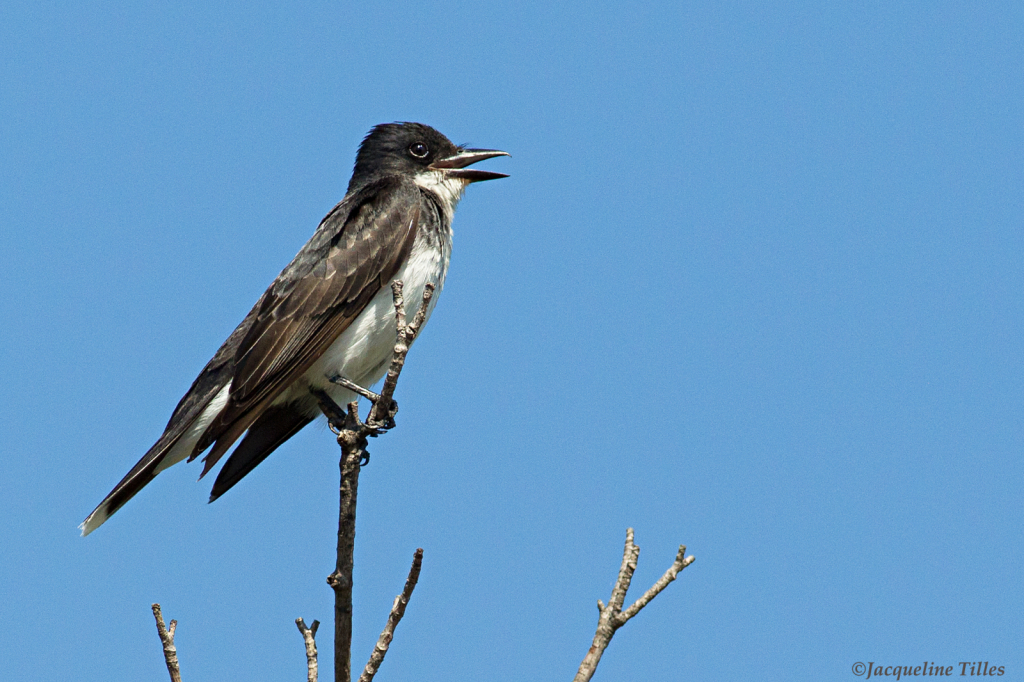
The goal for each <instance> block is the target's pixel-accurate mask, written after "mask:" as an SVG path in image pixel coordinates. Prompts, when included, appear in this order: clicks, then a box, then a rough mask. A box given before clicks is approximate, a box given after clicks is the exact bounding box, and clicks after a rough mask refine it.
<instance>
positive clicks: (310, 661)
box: [295, 618, 320, 682]
mask: <svg viewBox="0 0 1024 682" xmlns="http://www.w3.org/2000/svg"><path fill="white" fill-rule="evenodd" d="M295 625H296V627H298V628H299V632H300V633H302V639H303V640H304V641H305V642H306V680H307V682H317V675H318V671H317V662H316V631H317V629H318V628H319V627H320V621H318V620H314V621H313V625H311V626H310V627H308V628H307V627H306V621H304V620H302V619H301V618H296V619H295Z"/></svg>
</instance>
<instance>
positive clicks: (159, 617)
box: [153, 604, 181, 682]
mask: <svg viewBox="0 0 1024 682" xmlns="http://www.w3.org/2000/svg"><path fill="white" fill-rule="evenodd" d="M153 617H154V618H155V619H156V631H157V633H159V635H160V642H161V643H162V644H163V645H164V662H165V663H166V664H167V672H168V673H170V675H171V682H181V669H180V668H179V667H178V650H177V649H176V648H175V646H174V631H175V629H177V627H178V621H176V620H172V621H171V628H170V629H169V630H168V629H167V627H166V626H165V625H164V614H163V613H162V612H161V611H160V605H159V604H153Z"/></svg>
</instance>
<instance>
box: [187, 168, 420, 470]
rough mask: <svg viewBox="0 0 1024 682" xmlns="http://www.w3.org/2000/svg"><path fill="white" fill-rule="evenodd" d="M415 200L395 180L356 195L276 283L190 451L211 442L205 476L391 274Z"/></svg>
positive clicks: (409, 232) (410, 229) (408, 187)
mask: <svg viewBox="0 0 1024 682" xmlns="http://www.w3.org/2000/svg"><path fill="white" fill-rule="evenodd" d="M420 197H421V195H420V192H419V188H417V187H416V186H415V185H414V184H412V183H410V182H403V181H401V180H398V179H382V180H379V181H377V182H375V183H372V184H370V185H369V186H367V187H365V188H363V189H361V190H358V191H357V192H355V193H354V194H353V195H352V196H350V197H348V198H346V200H345V201H343V202H342V203H341V204H339V205H338V206H337V207H336V208H335V210H334V211H332V212H331V213H330V214H328V216H327V217H326V218H324V220H323V222H322V223H321V224H320V227H319V228H318V229H317V234H316V235H314V237H313V239H311V240H310V242H309V243H308V244H307V245H306V246H305V247H303V249H302V251H300V252H299V254H298V255H297V256H296V257H295V259H294V260H293V261H292V263H291V264H290V265H289V266H288V267H287V268H285V270H284V271H283V272H282V273H281V274H280V275H279V276H278V278H277V279H276V280H274V283H273V284H272V285H271V286H270V288H269V289H267V291H266V293H265V294H264V295H263V298H262V299H261V300H260V302H259V303H258V304H257V312H256V315H255V317H254V319H253V321H252V324H251V326H250V327H249V329H248V330H247V331H246V334H245V336H244V337H243V338H242V340H241V342H240V344H239V346H238V348H237V349H236V351H235V358H234V372H233V377H232V379H231V389H230V392H229V398H228V402H227V404H226V405H225V407H224V409H223V410H222V411H221V412H220V414H219V415H218V416H217V418H216V419H215V420H214V421H213V422H212V423H211V424H210V426H209V427H208V428H207V429H206V432H205V433H204V435H203V438H202V439H200V441H199V443H197V445H196V449H195V451H194V452H193V453H192V457H193V458H194V457H195V456H197V455H198V454H199V453H201V452H202V451H203V450H205V449H206V447H207V446H209V445H210V444H213V449H212V450H211V451H210V453H209V455H207V456H206V458H205V459H204V462H205V467H204V470H203V473H204V474H205V473H206V472H208V471H209V470H210V468H211V467H212V466H213V465H214V464H215V463H216V462H217V460H218V459H219V458H220V457H221V456H222V455H223V454H224V453H225V452H226V451H227V450H228V448H230V447H231V445H232V443H234V442H235V440H237V439H238V437H239V436H241V435H242V433H244V432H245V430H246V429H248V428H249V427H250V426H252V425H253V423H254V422H255V421H256V420H257V419H258V418H259V416H260V414H261V413H262V412H263V411H264V410H265V409H266V408H267V407H269V405H270V404H271V403H272V402H273V401H274V399H275V398H277V397H278V395H280V393H281V392H282V391H284V390H285V389H287V388H288V387H289V386H290V385H291V384H292V382H294V381H295V380H296V379H298V378H299V377H300V376H301V375H302V374H303V373H304V372H305V371H306V370H307V369H309V367H310V366H311V365H312V364H313V363H314V362H316V360H317V359H318V358H319V357H320V356H321V355H322V354H323V353H324V351H326V350H327V348H328V347H329V346H330V345H331V344H332V343H333V342H334V341H335V340H336V339H337V338H338V336H339V335H340V334H341V333H342V332H343V331H345V329H347V328H348V326H349V325H350V324H351V323H352V321H353V320H354V319H355V318H356V317H357V316H358V315H359V313H361V312H362V311H363V308H365V307H366V305H367V304H368V303H369V302H370V301H371V300H372V299H373V297H374V296H375V295H376V294H377V292H378V291H380V289H381V288H382V287H384V286H386V285H387V284H388V283H389V282H390V281H391V279H392V278H393V277H394V276H395V273H397V272H398V269H399V267H400V266H401V263H402V262H403V261H404V260H405V258H406V257H407V256H408V254H409V251H410V249H411V248H412V243H413V239H414V237H415V233H416V224H417V222H418V220H419V211H420V201H421V199H420Z"/></svg>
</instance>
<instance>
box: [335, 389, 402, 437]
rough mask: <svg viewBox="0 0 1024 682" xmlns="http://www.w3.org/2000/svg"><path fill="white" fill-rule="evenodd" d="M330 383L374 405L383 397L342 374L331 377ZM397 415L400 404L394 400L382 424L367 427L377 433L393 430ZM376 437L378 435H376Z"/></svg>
mask: <svg viewBox="0 0 1024 682" xmlns="http://www.w3.org/2000/svg"><path fill="white" fill-rule="evenodd" d="M329 381H330V382H331V383H332V384H337V385H338V386H342V387H344V388H347V389H348V390H350V391H352V392H353V393H357V394H359V395H361V396H363V397H364V398H366V399H367V400H369V401H370V402H371V403H373V404H374V405H376V404H377V402H378V401H379V400H380V399H381V396H380V394H379V393H374V392H373V391H371V390H369V389H365V388H363V387H362V386H360V385H359V384H357V383H355V382H354V381H349V380H348V379H346V378H345V377H343V376H341V375H340V374H338V375H335V376H333V377H331V378H330V379H329ZM370 414H373V410H371V411H370ZM396 414H398V403H397V402H395V400H393V399H392V401H391V404H390V405H389V406H388V412H387V415H386V416H385V418H384V420H383V421H380V422H376V421H375V422H374V423H373V424H372V425H370V424H367V426H370V427H371V428H373V429H375V430H377V431H387V430H388V429H393V428H395V415H396ZM374 435H376V434H374Z"/></svg>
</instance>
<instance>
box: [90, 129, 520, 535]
mask: <svg viewBox="0 0 1024 682" xmlns="http://www.w3.org/2000/svg"><path fill="white" fill-rule="evenodd" d="M507 155H508V154H506V153H505V152H502V151H498V150H494V149H467V148H465V147H459V146H456V145H454V144H452V142H451V141H449V140H448V138H446V137H445V136H444V135H442V134H441V133H439V132H437V131H436V130H434V129H433V128H431V127H430V126H426V125H423V124H421V123H388V124H383V125H379V126H376V127H375V128H373V130H371V131H370V133H369V134H368V135H367V136H366V138H365V139H364V140H363V142H362V144H361V145H360V147H359V152H358V154H357V155H356V163H355V168H354V170H353V172H352V179H351V180H350V181H349V184H348V191H347V192H346V194H345V198H344V199H342V200H341V203H339V204H338V205H337V206H335V207H334V208H333V209H332V210H331V212H330V213H328V214H327V216H326V217H325V218H324V219H323V220H322V221H321V222H320V226H319V227H318V228H317V230H316V232H315V233H314V234H313V237H312V238H311V239H310V240H309V241H308V242H307V243H306V245H305V246H303V247H302V249H301V250H300V251H299V253H298V254H297V255H296V256H295V258H294V259H292V262H291V263H289V264H288V266H287V267H286V268H285V269H284V270H282V271H281V274H280V275H278V276H277V279H275V280H274V282H273V283H272V284H271V285H270V288H268V289H267V290H266V291H265V292H264V294H263V296H262V297H261V298H260V300H259V301H257V303H256V305H255V306H253V308H252V310H250V311H249V314H248V315H246V316H245V319H244V320H242V323H241V324H239V325H238V327H237V328H236V329H235V331H233V332H232V333H231V335H230V336H229V337H228V339H227V341H225V342H224V344H223V345H222V346H221V347H220V350H218V351H217V353H216V354H215V355H214V356H213V359H212V360H210V362H209V363H207V365H206V367H204V368H203V370H202V371H201V372H200V373H199V376H198V377H197V378H196V380H195V381H194V382H193V383H192V387H191V388H190V389H189V390H188V392H187V393H186V394H185V396H184V397H183V398H182V399H181V402H179V403H178V407H177V408H175V410H174V414H173V415H171V420H170V421H169V422H168V424H167V428H166V429H165V430H164V433H163V435H162V436H160V439H159V440H158V441H157V442H156V443H155V444H154V445H153V447H151V448H150V449H149V451H148V452H147V453H146V454H145V455H144V456H143V457H142V459H141V460H139V462H138V464H136V465H135V466H134V467H132V470H131V471H129V472H128V474H127V475H126V476H125V477H124V478H123V479H122V480H121V482H120V483H118V484H117V486H115V487H114V489H113V490H112V491H111V492H110V494H109V495H107V497H106V498H105V499H104V500H103V501H102V502H101V503H100V504H99V506H98V507H96V509H95V510H94V511H93V512H92V513H91V514H89V516H88V518H86V519H85V521H84V522H83V523H82V525H81V529H82V534H83V535H88V534H89V533H91V532H92V531H94V530H96V528H98V527H99V526H100V525H101V524H103V522H104V521H106V520H107V519H108V518H109V517H110V515H111V514H113V513H114V512H115V511H117V510H118V509H120V508H121V506H123V505H124V503H125V502H127V501H128V500H130V499H131V498H132V496H134V495H135V493H137V492H139V490H141V489H142V488H143V487H144V486H145V485H146V484H147V483H149V482H150V481H152V480H153V478H154V477H156V475H157V474H158V473H160V472H161V471H163V470H164V469H166V468H167V467H169V466H171V465H172V464H176V463H177V462H180V461H182V460H184V459H188V460H189V461H192V460H193V459H195V458H196V457H198V456H199V455H201V454H202V453H203V452H204V451H206V450H207V449H208V448H209V449H210V451H209V453H207V455H206V456H205V457H204V458H203V462H204V467H203V473H202V475H201V476H200V478H202V476H205V475H206V474H207V473H208V472H209V471H210V469H211V468H212V467H213V466H214V465H215V464H216V463H217V461H218V460H219V459H220V458H221V457H223V455H224V454H225V453H226V452H227V451H228V449H229V448H230V447H231V446H232V445H233V444H234V443H235V441H237V440H238V439H239V438H240V437H242V435H243V434H245V437H244V438H242V441H241V443H239V444H238V447H236V448H235V449H234V451H233V452H232V453H231V456H230V457H228V459H227V462H226V463H225V464H224V466H223V468H222V469H221V470H220V473H219V474H218V476H217V480H216V481H215V482H214V485H213V491H212V492H211V494H210V501H211V502H212V501H213V500H215V499H217V498H218V497H219V496H221V495H223V494H224V492H225V491H227V490H228V489H229V488H231V487H232V486H233V485H235V484H236V483H238V481H239V480H241V479H242V477H244V476H245V475H246V474H248V473H249V472H250V471H252V469H253V468H254V467H255V466H256V465H258V464H259V463H260V462H262V461H263V460H264V459H266V457H267V455H269V454H270V453H271V452H273V451H274V450H275V449H276V448H277V447H278V446H279V445H281V444H282V443H284V442H285V441H286V440H288V439H289V438H291V437H292V436H293V435H295V434H296V433H297V432H298V431H299V430H300V429H302V427H304V426H306V424H308V423H310V422H311V421H313V419H315V418H316V417H317V416H318V415H319V414H320V410H319V407H318V403H317V399H316V398H315V397H313V395H312V394H311V390H321V391H324V392H326V393H327V394H328V395H329V396H330V397H331V398H332V399H333V400H334V401H335V402H336V403H338V404H341V405H344V404H346V403H348V402H351V401H352V400H355V399H356V396H355V394H354V393H352V391H350V390H349V389H348V388H346V387H345V386H343V385H339V383H337V382H338V381H340V382H341V383H342V384H345V383H347V382H351V383H354V384H357V385H359V386H364V387H365V386H370V385H371V384H373V383H374V382H376V381H377V380H379V379H380V378H381V377H382V376H383V375H384V372H385V371H386V369H387V365H388V361H389V360H390V358H391V349H392V347H393V345H394V341H395V310H394V303H393V300H392V292H391V288H390V284H391V282H393V281H395V280H401V281H402V282H403V283H404V285H405V292H406V299H405V300H406V301H407V303H406V311H407V313H411V312H413V311H415V309H416V306H417V305H418V303H419V301H420V300H421V297H422V295H423V291H424V289H425V287H426V285H427V284H428V283H431V284H433V285H434V286H435V287H436V288H437V289H438V290H439V289H440V288H441V287H442V286H443V284H444V278H445V273H446V272H447V270H448V259H449V257H450V255H451V247H452V230H451V223H452V215H453V213H454V212H455V206H456V205H457V204H458V202H459V199H460V198H461V197H462V192H463V190H464V189H465V188H466V186H467V185H468V184H470V183H472V182H479V181H481V180H493V179H496V178H504V177H508V176H506V175H504V174H502V173H494V172H491V171H485V170H479V169H473V168H469V166H470V165H472V164H474V163H476V162H478V161H482V160H484V159H489V158H492V157H495V156H507ZM436 300H437V297H436V296H435V297H434V298H433V299H432V300H431V302H430V307H429V308H428V310H427V312H428V314H429V312H430V310H432V309H433V304H434V302H436Z"/></svg>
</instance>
